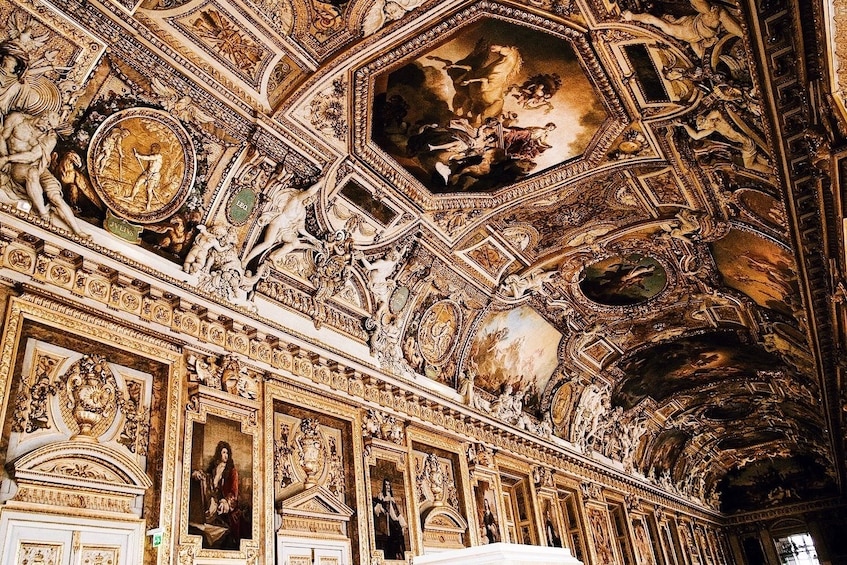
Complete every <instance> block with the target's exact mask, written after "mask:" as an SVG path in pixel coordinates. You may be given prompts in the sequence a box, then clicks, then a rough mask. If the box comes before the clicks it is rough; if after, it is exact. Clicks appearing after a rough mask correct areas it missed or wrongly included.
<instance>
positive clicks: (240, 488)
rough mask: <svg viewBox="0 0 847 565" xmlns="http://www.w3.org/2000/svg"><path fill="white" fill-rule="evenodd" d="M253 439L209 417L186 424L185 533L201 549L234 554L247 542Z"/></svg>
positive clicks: (238, 426) (230, 422)
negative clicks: (189, 426) (188, 443)
mask: <svg viewBox="0 0 847 565" xmlns="http://www.w3.org/2000/svg"><path fill="white" fill-rule="evenodd" d="M253 439H254V438H253V435H251V434H248V433H244V432H243V431H241V423H240V422H237V421H234V420H229V419H227V418H223V417H220V416H216V415H213V414H208V415H207V416H206V421H205V422H200V421H195V422H193V423H192V430H191V464H190V473H189V484H190V486H189V496H188V533H189V534H190V535H197V536H200V537H201V540H202V541H201V547H202V548H203V549H216V550H239V549H241V541H242V540H252V539H253V453H254V444H253Z"/></svg>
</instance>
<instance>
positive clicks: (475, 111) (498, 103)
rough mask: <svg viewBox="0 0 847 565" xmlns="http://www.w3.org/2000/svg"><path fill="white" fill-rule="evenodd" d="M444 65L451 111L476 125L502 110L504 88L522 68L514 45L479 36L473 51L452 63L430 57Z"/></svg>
mask: <svg viewBox="0 0 847 565" xmlns="http://www.w3.org/2000/svg"><path fill="white" fill-rule="evenodd" d="M431 58H432V59H435V60H438V61H441V62H442V63H445V64H446V65H447V66H446V67H445V68H444V69H445V71H446V72H447V75H448V76H449V77H450V79H451V80H452V81H453V88H454V89H455V91H456V94H455V95H454V96H453V112H455V113H456V115H457V116H461V117H464V118H465V119H467V120H468V122H469V123H471V125H473V126H475V127H479V126H480V125H481V124H482V123H483V122H484V121H485V120H486V119H487V118H495V117H498V116H500V114H501V113H502V112H503V102H504V100H505V97H506V91H507V90H508V89H509V87H510V86H512V84H513V82H514V80H515V77H517V75H518V72H519V71H520V70H521V65H522V64H523V59H522V58H521V54H520V51H518V48H517V47H512V46H508V45H491V46H490V47H489V46H488V42H487V41H486V40H485V39H484V38H481V39H480V40H479V41H477V42H476V45H475V46H474V49H473V51H471V53H470V54H469V55H468V56H467V57H465V58H464V59H461V60H459V61H456V62H455V63H454V62H453V61H450V60H447V59H441V58H439V57H431Z"/></svg>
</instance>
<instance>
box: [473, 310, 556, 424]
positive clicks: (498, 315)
mask: <svg viewBox="0 0 847 565" xmlns="http://www.w3.org/2000/svg"><path fill="white" fill-rule="evenodd" d="M561 339H562V334H561V333H559V331H558V330H556V329H555V328H554V327H553V326H551V325H550V324H548V323H547V322H546V321H545V320H544V318H542V317H541V316H539V315H538V314H537V313H536V312H535V310H533V309H532V308H529V307H528V306H521V307H519V308H515V309H512V310H509V311H506V312H494V313H490V314H489V315H488V316H487V317H486V318H485V320H484V321H483V323H482V325H481V326H480V329H479V331H478V332H477V334H476V337H475V338H474V341H473V346H472V347H471V355H470V367H471V368H472V369H473V370H474V371H475V372H476V374H477V377H476V381H475V385H476V386H477V387H479V388H481V389H483V390H486V391H488V392H490V393H492V394H495V395H497V394H501V393H504V392H507V388H511V389H512V390H513V391H514V392H515V393H518V394H520V393H523V394H524V398H523V402H524V409H525V410H527V411H529V412H533V411H537V410H538V408H539V403H540V398H541V395H542V394H543V392H544V389H545V388H546V387H547V383H548V382H549V381H550V375H552V374H553V371H554V370H555V369H556V366H557V365H558V363H559V360H558V357H557V355H556V354H557V351H558V347H559V342H560V341H561Z"/></svg>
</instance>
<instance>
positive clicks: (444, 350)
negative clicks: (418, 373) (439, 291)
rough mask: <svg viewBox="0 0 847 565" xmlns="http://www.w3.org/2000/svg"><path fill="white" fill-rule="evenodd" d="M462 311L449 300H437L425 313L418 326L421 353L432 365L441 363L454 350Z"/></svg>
mask: <svg viewBox="0 0 847 565" xmlns="http://www.w3.org/2000/svg"><path fill="white" fill-rule="evenodd" d="M460 321H461V312H460V311H459V307H458V306H457V305H456V304H455V303H453V302H451V301H449V300H441V301H439V302H436V303H435V304H433V305H432V306H430V307H429V309H428V310H427V311H426V312H425V313H424V315H423V318H421V325H420V327H419V328H418V345H419V346H420V351H421V355H422V356H423V358H424V359H425V360H426V361H428V362H429V363H430V364H432V365H440V364H441V363H443V362H444V360H445V359H447V356H448V355H450V353H451V352H452V351H453V347H454V346H455V345H456V340H457V338H458V337H459V325H460Z"/></svg>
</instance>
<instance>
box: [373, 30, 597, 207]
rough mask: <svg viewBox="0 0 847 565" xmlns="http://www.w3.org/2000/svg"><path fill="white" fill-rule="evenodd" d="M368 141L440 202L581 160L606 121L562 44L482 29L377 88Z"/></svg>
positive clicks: (533, 33) (422, 57) (529, 33)
mask: <svg viewBox="0 0 847 565" xmlns="http://www.w3.org/2000/svg"><path fill="white" fill-rule="evenodd" d="M373 116H374V117H373V131H372V137H373V140H374V141H375V142H376V143H377V144H378V145H379V146H380V147H381V148H382V149H383V150H384V151H385V152H386V153H387V154H388V155H390V156H391V157H392V158H393V159H394V160H395V161H397V163H398V164H400V165H401V166H402V167H404V168H405V169H406V170H407V171H409V172H410V173H411V174H412V175H414V177H415V178H417V179H418V180H419V181H420V182H421V183H422V184H423V185H424V186H425V187H427V188H428V189H429V190H430V191H431V192H433V193H436V194H443V193H451V192H490V191H494V190H496V189H498V188H501V187H503V186H506V185H508V184H511V183H513V182H515V181H518V180H520V179H522V178H525V177H527V176H529V175H532V174H535V173H538V172H540V171H544V170H545V169H549V168H550V167H553V166H555V165H557V164H559V163H562V162H564V161H567V160H569V159H572V158H575V157H578V156H579V155H581V154H582V153H583V152H584V151H585V150H586V148H587V147H588V145H589V143H590V141H591V138H592V136H593V134H594V133H595V132H596V131H597V130H598V129H599V127H600V126H601V124H602V123H603V120H604V119H605V118H606V117H607V114H606V112H605V110H604V108H603V106H602V104H601V102H600V100H599V98H598V97H597V95H596V94H595V91H594V89H593V88H592V86H591V83H590V82H589V80H588V78H587V77H586V75H585V74H584V72H583V70H582V68H581V66H580V63H579V60H578V58H577V54H576V52H575V51H574V48H573V47H572V45H571V44H570V43H568V42H567V41H566V40H564V39H562V38H559V37H555V36H551V35H549V34H546V33H543V32H541V31H538V30H535V29H531V28H528V27H523V26H520V25H517V24H513V23H509V22H504V21H501V20H497V19H493V18H484V19H481V20H478V21H476V22H474V23H472V24H470V25H468V26H467V27H463V28H462V29H461V33H456V34H455V35H453V36H452V37H451V38H449V39H448V40H447V41H446V42H444V43H442V44H441V45H439V46H437V47H435V48H433V49H431V50H429V51H427V52H425V53H421V54H419V55H418V56H417V57H416V58H415V59H414V60H412V61H410V62H408V63H406V64H405V65H403V66H401V67H399V68H395V69H394V70H391V71H387V72H386V73H384V74H383V75H381V76H380V77H379V78H378V79H377V81H376V92H375V97H374V108H373Z"/></svg>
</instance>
